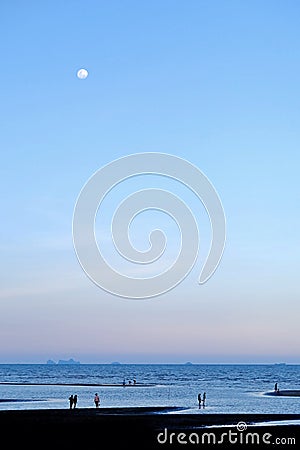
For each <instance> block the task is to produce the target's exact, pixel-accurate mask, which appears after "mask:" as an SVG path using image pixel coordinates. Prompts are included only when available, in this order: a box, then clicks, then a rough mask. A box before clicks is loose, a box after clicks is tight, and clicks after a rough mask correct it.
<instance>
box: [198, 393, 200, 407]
mask: <svg viewBox="0 0 300 450" xmlns="http://www.w3.org/2000/svg"><path fill="white" fill-rule="evenodd" d="M198 404H199V409H200V408H201V394H200V393H199V394H198Z"/></svg>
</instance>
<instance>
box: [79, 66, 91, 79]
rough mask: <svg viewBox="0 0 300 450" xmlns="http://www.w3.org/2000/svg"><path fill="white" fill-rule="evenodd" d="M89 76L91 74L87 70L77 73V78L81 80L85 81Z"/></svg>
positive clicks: (80, 70)
mask: <svg viewBox="0 0 300 450" xmlns="http://www.w3.org/2000/svg"><path fill="white" fill-rule="evenodd" d="M88 74H89V73H88V71H87V70H86V69H79V70H78V72H77V77H78V78H79V79H80V80H85V79H86V78H87V76H88Z"/></svg>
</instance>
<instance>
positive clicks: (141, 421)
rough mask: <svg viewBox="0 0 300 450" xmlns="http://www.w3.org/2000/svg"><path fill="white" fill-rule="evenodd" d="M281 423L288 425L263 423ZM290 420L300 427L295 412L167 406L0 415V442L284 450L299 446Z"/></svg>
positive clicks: (32, 445)
mask: <svg viewBox="0 0 300 450" xmlns="http://www.w3.org/2000/svg"><path fill="white" fill-rule="evenodd" d="M172 412H176V413H175V414H172ZM280 420H281V421H287V422H288V423H290V425H275V426H274V425H271V424H270V425H268V423H271V421H280ZM293 420H294V421H296V420H298V421H299V423H300V414H299V415H298V414H297V415H294V414H269V415H266V414H250V415H249V414H248V415H245V414H208V413H205V414H201V413H200V414H188V413H186V412H185V413H184V414H181V413H180V410H179V408H169V407H166V408H164V407H159V408H156V407H154V408H150V407H145V408H143V407H138V408H129V407H128V408H99V409H97V408H94V409H93V408H81V409H80V408H78V409H75V410H63V409H49V410H23V411H21V410H15V411H12V410H9V411H0V427H1V435H2V439H8V440H9V441H8V442H9V443H10V445H9V446H8V448H11V449H14V448H19V447H20V445H22V446H23V445H28V446H29V447H28V448H31V449H32V448H40V449H41V448H43V447H44V445H45V443H47V445H48V444H49V446H51V447H52V448H54V449H56V448H57V449H61V448H63V449H69V448H70V449H71V448H72V449H77V448H78V449H82V448H83V449H89V448H92V447H98V448H101V449H105V450H106V449H107V450H109V449H115V450H117V449H130V450H132V449H140V450H144V449H146V450H150V449H157V448H161V449H163V448H167V449H171V448H172V449H178V448H199V445H200V446H202V448H207V445H208V447H209V448H211V447H218V448H234V444H237V442H234V441H235V440H239V443H238V445H235V447H238V448H241V447H244V448H249V447H251V446H252V447H253V444H252V445H249V443H246V442H244V441H245V440H246V439H248V440H252V439H256V440H257V439H259V445H260V446H266V445H267V446H268V445H269V444H275V443H276V444H277V445H276V448H280V445H279V444H278V443H279V440H280V439H281V440H283V441H282V442H283V444H282V445H283V446H285V447H286V445H287V444H286V442H285V441H284V440H285V439H286V440H287V439H294V440H295V442H296V443H297V442H299V437H298V436H299V435H300V425H297V424H296V425H293V424H292V421H293ZM238 424H239V425H238ZM252 424H255V425H252ZM260 424H262V425H260ZM247 433H248V437H247ZM249 433H250V434H249ZM251 433H256V436H252V435H251ZM266 435H267V437H266ZM268 435H269V436H268ZM264 439H265V440H266V442H264ZM275 439H277V441H276V442H275ZM202 440H203V442H202ZM208 441H209V442H208ZM213 441H214V442H213ZM218 443H219V445H218Z"/></svg>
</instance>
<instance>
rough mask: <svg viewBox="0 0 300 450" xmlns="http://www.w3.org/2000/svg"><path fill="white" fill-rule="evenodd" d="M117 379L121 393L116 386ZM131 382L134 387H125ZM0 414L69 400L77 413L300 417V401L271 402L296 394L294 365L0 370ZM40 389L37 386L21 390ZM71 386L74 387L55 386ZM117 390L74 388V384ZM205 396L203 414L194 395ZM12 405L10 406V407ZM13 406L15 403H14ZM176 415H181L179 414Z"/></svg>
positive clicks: (298, 370)
mask: <svg viewBox="0 0 300 450" xmlns="http://www.w3.org/2000/svg"><path fill="white" fill-rule="evenodd" d="M123 379H125V380H126V384H127V386H126V387H122V386H120V384H122V381H123ZM133 379H136V381H137V384H138V385H137V386H128V382H129V380H133ZM0 382H1V383H18V384H15V385H14V384H0V409H1V410H3V409H36V408H43V409H44V408H46V409H49V408H68V406H69V405H68V398H69V396H70V395H71V394H77V395H78V404H77V407H79V408H80V407H85V408H86V407H91V408H94V404H93V397H94V394H95V392H98V393H99V395H100V397H101V407H114V406H121V407H123V406H180V407H183V408H184V412H187V413H201V414H205V413H267V414H270V413H300V397H271V396H266V395H263V394H264V392H267V391H272V390H273V388H274V384H275V382H277V383H278V387H279V388H280V389H300V365H276V364H275V365H194V364H193V365H140V364H139V365H136V364H122V365H107V364H99V365H98V364H80V365H43V364H24V365H23V364H7V365H4V364H3V365H0ZM22 383H43V385H27V386H26V385H24V384H23V385H22ZM56 383H58V384H59V383H62V384H66V383H73V384H74V386H66V385H55V384H56ZM89 383H90V384H115V385H119V386H113V387H111V386H100V387H94V386H80V384H89ZM199 392H201V393H202V394H203V392H206V395H207V401H206V407H205V409H201V410H199V409H198V402H197V395H198V393H199ZM12 400H14V401H12ZM15 400H17V401H15ZM181 412H182V411H181Z"/></svg>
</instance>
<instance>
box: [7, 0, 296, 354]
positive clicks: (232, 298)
mask: <svg viewBox="0 0 300 450" xmlns="http://www.w3.org/2000/svg"><path fill="white" fill-rule="evenodd" d="M299 17H300V4H299V2H297V1H296V0H294V1H292V0H289V1H278V0H274V1H268V0H267V1H264V2H261V1H257V0H253V1H237V0H230V1H226V2H225V1H221V0H213V1H203V0H199V1H194V0H189V1H176V0H175V1H169V0H164V1H157V0H154V1H151V2H140V1H115V0H113V1H96V0H87V1H84V2H83V1H77V0H73V1H64V2H61V1H58V0H52V1H48V2H47V1H46V2H39V1H32V0H28V1H26V2H21V1H18V0H13V1H6V2H1V5H0V24H1V26H0V30H1V32H0V33H1V55H2V58H1V63H2V68H1V71H0V82H1V109H0V124H1V125H0V126H1V133H0V148H1V150H0V151H1V164H0V175H1V177H0V183H1V191H0V192H1V199H0V205H1V234H0V254H1V259H0V265H1V270H0V363H5V362H8V363H12V362H24V363H26V362H28V363H30V362H32V363H36V362H41V363H43V362H45V361H46V360H47V359H49V358H51V359H54V360H58V359H62V358H70V357H73V358H75V359H79V360H80V361H81V362H86V363H106V362H108V363H109V362H111V361H115V360H117V361H120V362H123V363H125V362H130V363H131V362H132V363H172V362H174V363H177V362H186V361H192V362H195V363H197V362H198V363H201V362H203V363H239V362H241V363H246V362H257V363H264V362H266V363H269V362H270V363H272V362H283V361H284V362H291V363H300V346H299V344H300V331H299V317H300V303H299V298H300V285H299V270H300V260H299V249H300V237H299V236H300V234H299V229H300V208H299V205H300V194H299V192H300V189H299V167H300V152H299V142H300V120H299V119H300V91H299V89H300V76H299V75H300V31H299V30H300V26H299V24H300V19H299ZM81 67H84V68H86V69H87V70H88V71H89V76H88V78H87V79H85V80H79V79H78V78H77V77H76V72H77V70H78V69H79V68H81ZM140 152H141V153H142V152H163V153H169V154H173V155H176V156H178V157H181V158H184V159H186V160H188V161H190V162H191V163H193V164H194V165H196V166H197V167H198V168H199V169H200V170H201V171H202V172H203V173H204V174H205V175H206V176H207V177H208V178H209V180H210V181H211V182H212V183H213V185H214V186H215V188H216V190H217V192H218V194H219V196H220V198H221V200H222V204H223V207H224V210H225V214H226V220H227V240H226V247H225V252H224V255H223V258H222V261H221V264H220V266H219V268H218V269H217V271H216V272H215V274H214V275H213V276H212V278H211V279H210V280H209V281H208V282H207V283H206V284H204V285H200V286H199V285H198V284H197V279H198V275H199V272H200V270H201V267H202V264H203V259H204V258H205V255H206V252H207V249H208V246H209V239H210V229H209V223H208V218H207V217H206V214H205V211H204V208H203V205H201V203H200V204H199V202H197V200H196V199H195V198H193V197H192V195H191V193H190V192H185V190H184V186H177V185H176V183H173V182H172V180H166V179H159V178H160V177H155V176H153V177H152V178H151V177H146V178H147V179H146V180H145V179H143V178H142V177H137V178H136V179H135V180H130V181H129V182H128V183H124V186H122V185H120V186H118V189H117V191H116V193H114V194H112V197H111V198H110V199H107V203H106V207H105V208H104V209H103V210H102V212H101V214H102V216H101V217H100V222H99V223H100V225H99V235H100V238H99V241H100V244H101V243H102V244H103V246H104V247H105V251H106V255H107V257H108V258H109V257H110V255H111V257H112V259H113V258H114V256H113V250H112V248H111V247H110V246H109V238H110V234H109V223H110V220H111V214H112V213H113V209H114V205H116V204H117V202H118V201H120V200H121V199H122V197H124V196H126V195H128V194H129V193H130V192H132V191H135V190H137V189H142V188H143V187H145V186H146V187H147V186H148V187H149V186H151V187H158V188H161V187H162V188H166V189H168V190H170V191H173V192H174V193H176V194H177V195H179V196H180V197H181V198H183V199H184V201H186V203H187V204H188V205H189V206H190V208H191V209H192V210H193V212H194V213H195V216H196V217H197V220H198V226H199V230H200V235H201V241H200V254H199V259H198V260H197V262H196V265H195V267H194V269H193V270H192V271H191V273H190V274H189V275H188V277H187V278H186V279H185V280H184V281H183V282H182V283H181V284H180V285H179V286H177V287H176V288H175V289H173V290H171V291H170V292H168V293H166V294H163V295H161V296H158V297H156V298H154V299H148V300H130V299H123V298H119V297H116V296H113V295H111V294H109V293H107V292H105V291H103V290H102V289H100V288H99V287H97V286H96V285H95V284H93V283H92V282H91V281H90V279H89V278H88V277H87V276H86V275H85V273H84V272H83V270H82V269H81V267H80V265H79V263H78V260H77V258H76V255H75V251H74V247H73V242H72V216H73V210H74V206H75V202H76V199H77V196H78V194H79V192H80V190H81V188H82V187H83V185H84V184H85V182H86V181H87V180H88V179H89V177H90V176H91V175H92V174H93V173H94V172H95V171H96V170H98V169H99V168H101V167H102V166H104V165H105V164H108V163H109V162H111V161H112V160H115V159H117V158H120V157H122V156H125V155H130V154H133V153H140ZM161 225H162V226H163V227H164V230H165V232H166V235H167V236H168V239H169V240H168V249H169V250H170V252H169V253H168V255H167V256H168V258H169V257H170V258H171V257H172V252H173V249H176V248H177V247H176V246H177V245H178V235H177V230H176V229H175V228H174V224H172V221H171V220H169V218H167V217H165V215H164V214H160V213H159V212H146V213H145V214H144V216H143V214H141V215H140V216H139V217H138V218H137V223H136V224H135V225H134V224H133V230H132V235H131V236H132V239H133V241H134V243H135V245H136V246H137V247H139V248H141V249H145V246H146V247H147V242H148V241H147V236H148V232H149V231H151V229H154V228H157V227H159V226H161ZM191 245H192V243H191ZM143 269H144V267H143ZM136 270H138V269H136Z"/></svg>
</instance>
